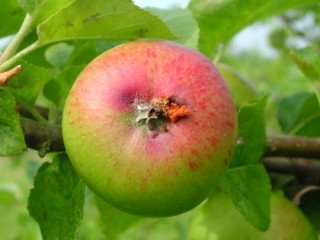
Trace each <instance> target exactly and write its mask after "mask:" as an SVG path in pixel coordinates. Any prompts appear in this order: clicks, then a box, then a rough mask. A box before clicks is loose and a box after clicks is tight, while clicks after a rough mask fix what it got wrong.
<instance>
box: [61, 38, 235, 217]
mask: <svg viewBox="0 0 320 240" xmlns="http://www.w3.org/2000/svg"><path fill="white" fill-rule="evenodd" d="M236 137H237V112H236V107H235V104H234V102H233V100H232V97H231V94H230V92H229V89H228V87H227V85H226V83H225V82H224V80H223V77H222V76H221V75H220V73H219V72H218V71H217V69H216V68H215V66H214V65H213V64H212V63H211V62H210V60H209V59H207V58H206V57H205V56H203V55H202V54H201V53H199V52H197V51H195V50H193V49H189V48H187V47H185V46H182V45H180V44H177V43H174V42H170V41H164V40H138V41H132V42H127V43H124V44H122V45H119V46H117V47H115V48H113V49H110V50H108V51H107V52H105V53H103V54H102V55H100V56H98V57H97V58H96V59H94V60H93V61H92V62H91V63H90V64H88V66H87V67H86V68H85V69H84V70H83V71H82V73H81V74H80V75H79V77H78V78H77V79H76V81H75V83H74V85H73V87H72V89H71V91H70V93H69V96H68V98H67V101H66V105H65V110H64V116H63V138H64V143H65V146H66V150H67V153H68V155H69V157H70V159H71V161H72V163H73V165H74V167H75V169H76V170H77V172H78V173H79V175H80V176H81V177H82V179H83V180H84V182H85V183H86V184H87V185H88V186H89V188H91V189H92V190H93V191H94V192H96V193H97V194H98V195H100V196H101V197H102V198H103V199H104V200H106V201H107V202H109V203H110V204H112V205H113V206H115V207H118V208H119V209H122V210H123V211H127V212H129V213H133V214H137V215H143V216H153V217H162V216H171V215H176V214H180V213H183V212H186V211H188V210H190V209H192V208H194V207H195V206H197V205H198V204H199V203H201V202H202V201H203V200H204V199H205V198H206V197H207V196H208V195H209V193H210V192H211V191H212V189H213V188H214V187H215V186H216V185H217V182H218V181H219V179H220V178H221V177H222V175H223V174H224V172H225V170H226V169H227V168H228V164H229V159H230V156H231V155H232V152H233V149H234V146H235V144H236Z"/></svg>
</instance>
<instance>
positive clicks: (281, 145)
mask: <svg viewBox="0 0 320 240" xmlns="http://www.w3.org/2000/svg"><path fill="white" fill-rule="evenodd" d="M271 156H277V157H295V158H299V157H303V158H320V138H309V137H297V136H270V137H268V138H267V149H266V152H265V157H271Z"/></svg>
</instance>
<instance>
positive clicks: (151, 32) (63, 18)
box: [38, 0, 175, 44]
mask: <svg viewBox="0 0 320 240" xmlns="http://www.w3.org/2000/svg"><path fill="white" fill-rule="evenodd" d="M38 37H39V42H40V44H48V43H51V42H56V41H63V40H71V39H105V40H110V41H118V40H127V39H136V38H171V39H172V38H174V37H175V36H174V35H173V34H172V33H171V32H170V30H169V29H168V28H167V27H166V25H165V24H164V23H163V22H162V21H161V20H160V19H158V18H157V17H155V16H153V15H151V14H150V13H148V12H146V11H144V10H141V9H139V8H138V7H136V6H135V5H133V4H132V2H131V1H129V0H121V1H119V0H96V1H93V0H77V1H74V2H73V3H71V4H69V5H68V6H67V7H65V8H63V9H61V10H60V11H59V12H57V13H56V14H54V15H53V16H52V17H50V18H49V19H47V20H46V21H45V22H43V23H41V24H40V25H39V26H38Z"/></svg>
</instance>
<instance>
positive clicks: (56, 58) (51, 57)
mask: <svg viewBox="0 0 320 240" xmlns="http://www.w3.org/2000/svg"><path fill="white" fill-rule="evenodd" d="M73 49H74V46H72V45H70V44H67V43H64V42H61V43H57V44H53V45H51V46H49V47H48V48H47V49H46V51H45V58H46V60H47V61H48V62H49V63H51V64H52V65H53V66H54V67H56V68H58V69H62V68H63V67H64V65H65V64H66V63H67V62H68V60H69V57H70V55H71V53H72V51H73Z"/></svg>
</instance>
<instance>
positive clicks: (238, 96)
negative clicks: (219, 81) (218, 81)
mask: <svg viewBox="0 0 320 240" xmlns="http://www.w3.org/2000/svg"><path fill="white" fill-rule="evenodd" d="M217 67H218V70H219V71H220V73H221V74H222V76H223V78H224V80H225V81H226V83H227V84H228V87H229V88H230V91H231V94H232V97H233V100H234V101H235V103H236V104H237V106H242V105H244V104H245V103H248V102H249V101H252V100H255V99H257V98H258V93H257V91H256V89H255V88H254V85H253V84H252V82H250V80H249V79H247V78H246V77H244V76H243V75H241V74H240V73H239V72H238V71H237V70H235V69H234V68H232V67H231V66H229V65H226V64H218V65H217Z"/></svg>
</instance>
